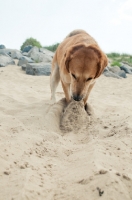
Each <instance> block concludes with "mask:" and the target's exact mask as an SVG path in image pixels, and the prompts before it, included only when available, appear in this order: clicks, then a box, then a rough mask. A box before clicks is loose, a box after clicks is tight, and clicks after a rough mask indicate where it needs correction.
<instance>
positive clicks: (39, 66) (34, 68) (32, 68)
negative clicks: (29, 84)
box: [26, 62, 51, 76]
mask: <svg viewBox="0 0 132 200" xmlns="http://www.w3.org/2000/svg"><path fill="white" fill-rule="evenodd" d="M26 74H30V75H34V76H42V75H45V76H49V75H50V74H51V64H50V63H43V62H42V63H28V64H27V65H26Z"/></svg>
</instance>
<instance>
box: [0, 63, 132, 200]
mask: <svg viewBox="0 0 132 200" xmlns="http://www.w3.org/2000/svg"><path fill="white" fill-rule="evenodd" d="M131 82H132V76H130V75H129V76H128V78H127V79H114V78H107V77H104V76H101V77H100V79H99V80H98V82H97V83H96V85H95V87H94V89H93V91H92V93H91V96H90V99H89V103H90V105H91V106H92V107H90V105H88V110H87V112H86V111H85V110H84V108H83V105H82V103H81V102H76V103H75V102H71V103H70V104H69V106H68V107H66V105H65V101H64V99H62V98H64V94H63V91H62V88H61V86H59V88H58V90H57V94H56V95H57V103H55V104H53V105H52V104H51V102H50V101H49V99H50V87H49V77H44V76H43V77H35V76H30V75H29V76H28V75H26V74H25V73H24V72H23V71H22V70H21V69H20V68H19V67H18V66H8V67H5V68H0V152H1V153H0V200H3V199H6V200H8V199H9V200H10V199H12V200H13V199H14V200H15V199H22V200H25V199H29V200H30V199H31V200H33V199H34V200H36V199H40V200H41V199H46V200H51V199H54V200H62V199H63V200H71V199H72V200H77V199H78V200H80V199H83V200H87V199H90V200H96V199H99V198H101V199H102V200H106V199H107V200H117V199H120V200H131V199H132V123H131V122H132V103H131V100H132V92H131ZM92 108H94V112H95V115H96V117H94V115H93V109H92ZM60 125H61V128H62V130H61V129H60ZM100 196H101V197H100Z"/></svg>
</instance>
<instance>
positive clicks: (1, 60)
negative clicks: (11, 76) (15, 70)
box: [0, 54, 15, 67]
mask: <svg viewBox="0 0 132 200" xmlns="http://www.w3.org/2000/svg"><path fill="white" fill-rule="evenodd" d="M7 65H15V61H14V60H13V59H12V58H10V57H9V56H5V55H2V54H0V67H5V66H7Z"/></svg>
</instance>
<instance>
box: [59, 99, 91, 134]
mask: <svg viewBox="0 0 132 200" xmlns="http://www.w3.org/2000/svg"><path fill="white" fill-rule="evenodd" d="M63 101H64V102H65V99H64V100H63ZM65 107H66V108H65V109H64V112H62V116H61V120H60V128H61V130H62V131H63V132H65V133H67V132H69V131H73V132H74V133H77V132H80V130H81V129H82V131H86V130H88V127H89V122H90V117H91V119H92V116H89V115H88V113H87V112H86V111H85V109H84V103H83V101H79V102H77V101H74V100H73V99H72V101H71V102H70V103H69V105H68V106H65Z"/></svg>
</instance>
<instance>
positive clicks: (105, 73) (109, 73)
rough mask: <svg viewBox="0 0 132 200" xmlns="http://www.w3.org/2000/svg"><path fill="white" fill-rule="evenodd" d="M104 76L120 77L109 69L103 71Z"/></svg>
mask: <svg viewBox="0 0 132 200" xmlns="http://www.w3.org/2000/svg"><path fill="white" fill-rule="evenodd" d="M103 74H104V75H105V76H106V77H113V78H118V79H121V77H120V76H119V75H117V74H115V73H113V72H111V71H105V72H104V73H103Z"/></svg>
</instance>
